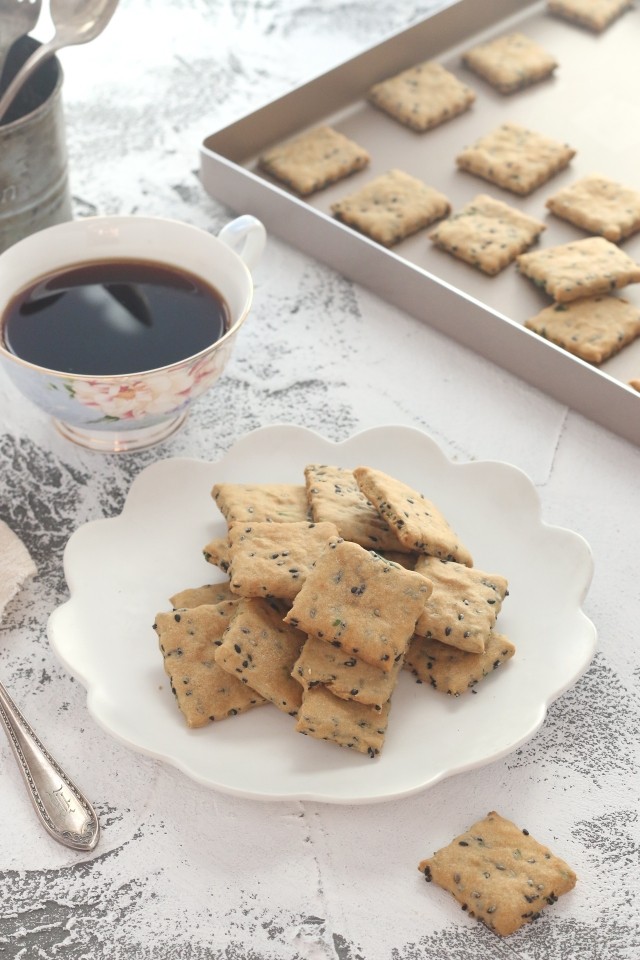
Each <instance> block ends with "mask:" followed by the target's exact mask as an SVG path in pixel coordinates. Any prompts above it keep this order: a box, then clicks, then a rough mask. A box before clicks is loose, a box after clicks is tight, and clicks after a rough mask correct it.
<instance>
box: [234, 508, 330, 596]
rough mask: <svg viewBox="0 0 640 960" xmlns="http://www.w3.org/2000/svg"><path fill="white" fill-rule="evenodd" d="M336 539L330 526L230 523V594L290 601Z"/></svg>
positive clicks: (301, 523)
mask: <svg viewBox="0 0 640 960" xmlns="http://www.w3.org/2000/svg"><path fill="white" fill-rule="evenodd" d="M337 538H338V529H337V527H336V526H335V524H333V523H314V522H313V521H309V520H302V521H298V522H293V523H271V522H269V521H268V520H267V521H263V522H261V523H240V522H236V523H231V524H230V526H229V545H230V546H229V553H230V557H231V564H230V566H229V581H230V583H231V590H232V591H233V593H235V594H238V595H239V596H242V597H277V598H279V599H281V600H293V598H294V597H295V596H296V594H297V593H298V591H299V590H300V588H301V587H302V585H303V583H304V581H305V578H306V577H307V575H308V574H309V572H310V570H311V568H312V566H313V564H314V562H315V560H316V559H317V558H318V557H319V556H320V554H321V553H322V551H323V550H324V548H325V547H326V545H327V544H328V543H329V542H330V541H331V540H335V539H337Z"/></svg>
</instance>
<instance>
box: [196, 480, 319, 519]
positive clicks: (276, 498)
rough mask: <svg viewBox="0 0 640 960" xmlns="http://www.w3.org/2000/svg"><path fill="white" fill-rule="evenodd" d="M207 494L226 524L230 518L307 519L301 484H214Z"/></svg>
mask: <svg viewBox="0 0 640 960" xmlns="http://www.w3.org/2000/svg"><path fill="white" fill-rule="evenodd" d="M211 496H212V497H213V499H214V500H215V502H216V504H217V506H218V508H219V510H220V512H221V513H222V516H223V517H224V518H225V520H226V521H227V523H233V521H234V520H255V521H258V520H260V521H264V520H270V521H271V522H272V523H291V522H292V521H294V520H308V519H309V508H308V506H307V493H306V490H305V488H304V484H299V483H216V484H214V486H213V488H212V490H211Z"/></svg>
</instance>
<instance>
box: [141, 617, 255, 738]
mask: <svg viewBox="0 0 640 960" xmlns="http://www.w3.org/2000/svg"><path fill="white" fill-rule="evenodd" d="M236 607H237V601H235V600H227V601H223V602H222V603H217V604H203V605H201V606H199V607H193V608H191V609H180V610H171V611H169V612H163V613H159V614H157V616H156V619H155V622H154V625H153V627H154V630H155V631H156V633H157V635H158V643H159V645H160V651H161V653H162V656H163V658H164V669H165V672H166V673H167V675H168V677H169V679H170V681H171V690H172V691H173V694H174V696H175V698H176V701H177V704H178V707H179V708H180V710H181V711H182V714H183V716H184V718H185V720H186V721H187V724H188V726H190V727H203V726H205V724H207V723H209V722H210V721H212V720H224V718H225V717H231V716H234V715H235V714H237V713H244V712H245V711H246V710H250V709H251V708H252V707H255V706H258V705H260V704H263V703H266V700H264V698H263V697H261V696H260V694H258V693H256V692H255V691H254V690H251V689H249V687H247V686H246V685H245V684H244V683H242V681H241V680H238V679H236V677H232V676H230V675H229V674H228V673H227V672H226V671H225V670H223V669H222V667H220V666H219V665H218V664H217V663H216V661H215V650H216V646H217V645H218V644H219V643H220V642H221V639H222V635H223V633H224V631H225V630H226V629H227V627H228V626H229V623H230V622H231V619H232V617H233V616H234V614H235V612H236Z"/></svg>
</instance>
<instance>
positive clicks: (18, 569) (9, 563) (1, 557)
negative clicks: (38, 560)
mask: <svg viewBox="0 0 640 960" xmlns="http://www.w3.org/2000/svg"><path fill="white" fill-rule="evenodd" d="M36 572H37V571H36V565H35V563H34V562H33V560H32V559H31V556H30V555H29V551H28V550H27V548H26V547H25V545H24V544H23V542H22V541H21V540H19V539H18V537H17V536H16V535H15V533H14V532H13V530H11V529H10V528H9V527H8V526H7V525H6V523H4V521H2V520H0V619H2V615H3V613H4V609H5V607H6V606H7V604H8V603H9V601H10V600H12V599H13V598H14V597H15V595H16V593H17V592H18V590H19V589H20V587H21V586H22V584H23V583H24V582H25V580H28V579H29V577H32V576H33V575H34V574H35V573H36Z"/></svg>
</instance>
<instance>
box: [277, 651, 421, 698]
mask: <svg viewBox="0 0 640 960" xmlns="http://www.w3.org/2000/svg"><path fill="white" fill-rule="evenodd" d="M402 663H403V661H402V658H401V659H400V660H397V661H394V665H393V668H392V670H391V672H390V673H385V672H384V671H383V670H380V668H379V667H374V666H372V665H371V664H370V663H366V662H365V661H364V660H360V659H359V658H358V657H354V656H353V655H349V654H346V655H345V653H344V652H343V651H342V650H340V649H339V648H337V647H334V646H332V645H331V644H330V643H326V642H325V641H324V640H318V638H317V637H307V640H306V642H305V644H304V646H303V647H302V650H301V651H300V656H299V657H298V659H297V661H296V662H295V664H294V667H293V671H292V675H293V677H295V679H296V680H297V681H298V682H299V683H300V684H301V685H302V687H303V689H304V690H310V689H313V687H317V686H319V685H322V686H325V687H327V689H328V690H330V691H331V693H333V694H334V695H335V696H336V697H340V699H341V700H357V701H358V703H368V704H369V705H370V706H373V707H376V706H377V707H381V706H382V704H383V703H386V702H387V700H389V699H390V697H391V694H392V693H393V691H394V689H395V686H396V683H397V680H398V674H399V672H400V670H401V668H402Z"/></svg>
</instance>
